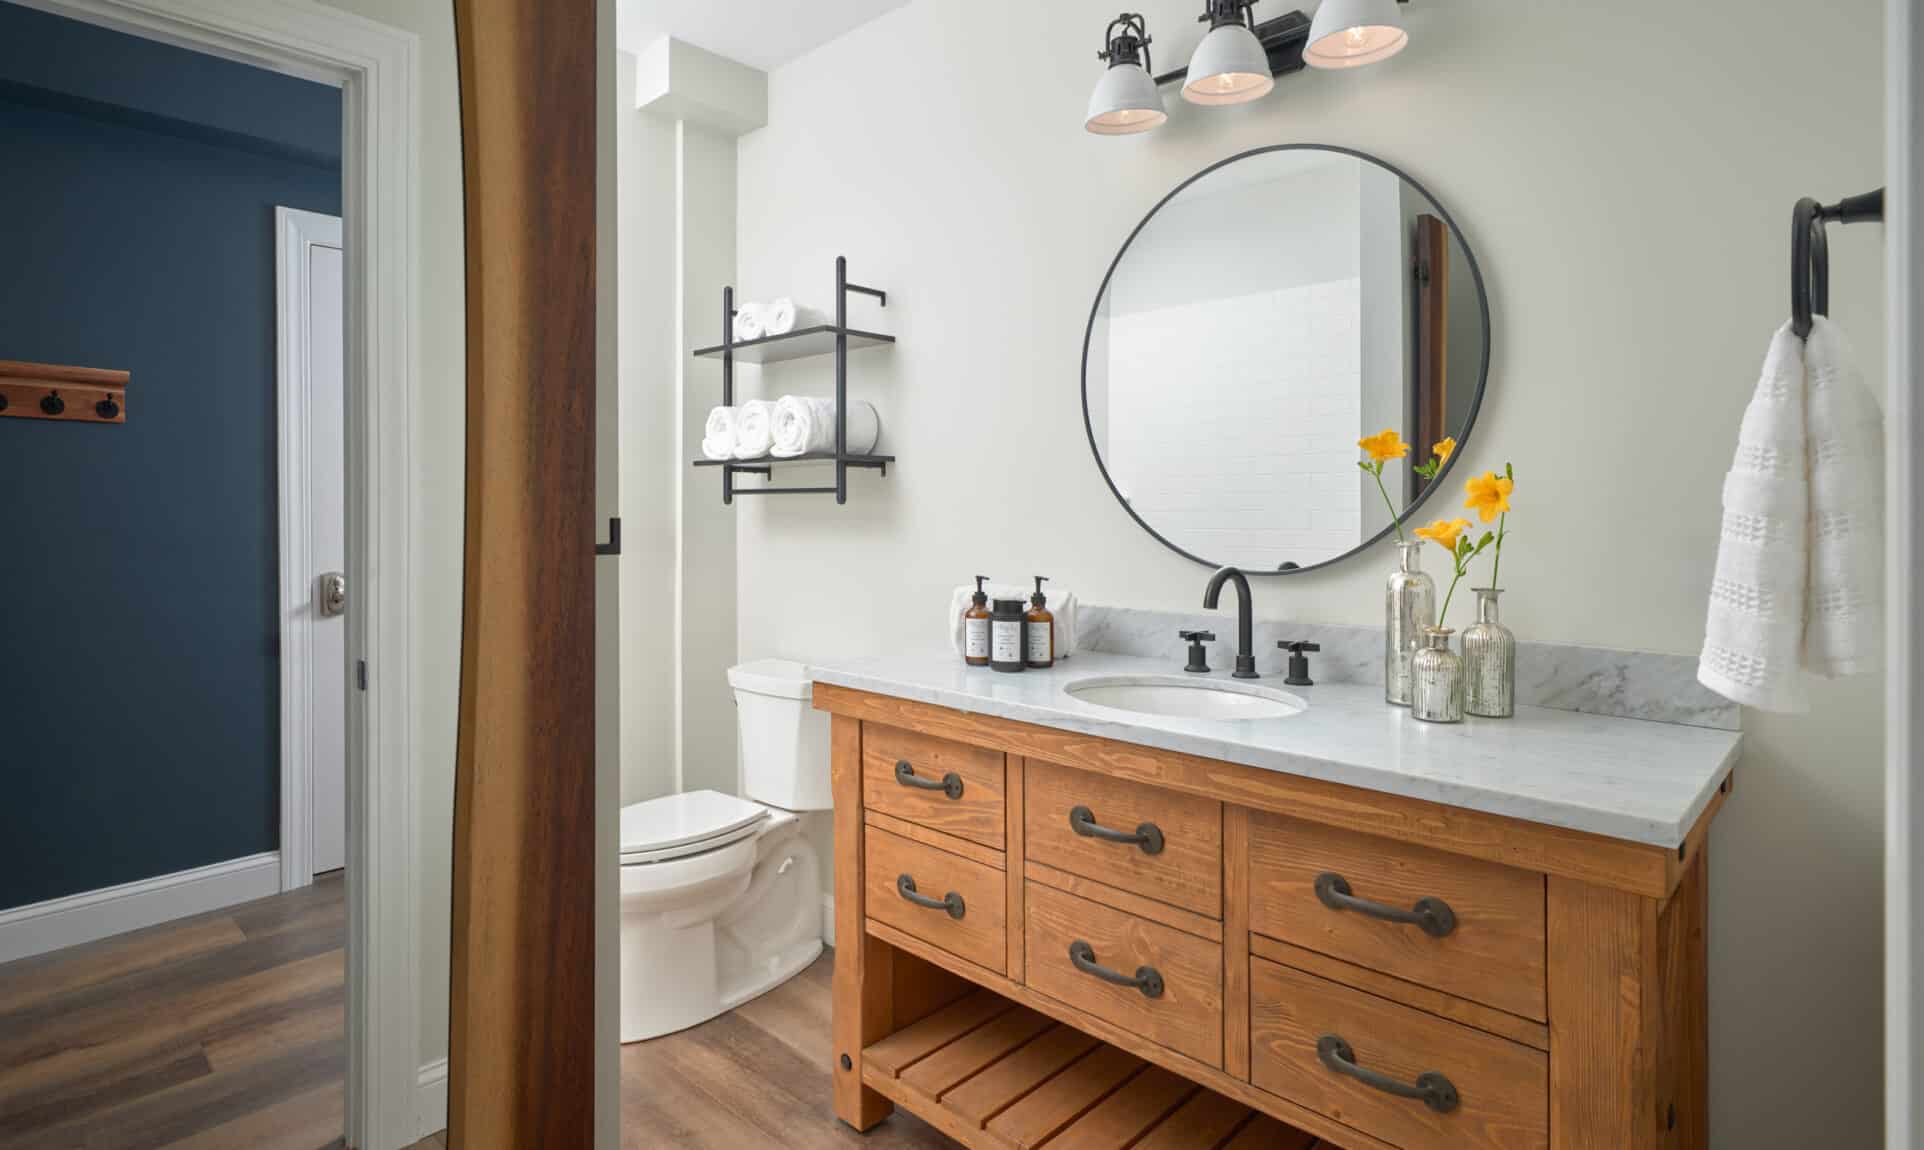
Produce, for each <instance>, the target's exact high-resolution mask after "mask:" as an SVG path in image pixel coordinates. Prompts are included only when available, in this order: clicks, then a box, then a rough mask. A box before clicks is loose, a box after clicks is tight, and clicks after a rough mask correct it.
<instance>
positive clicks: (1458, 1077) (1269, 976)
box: [1249, 958, 1550, 1150]
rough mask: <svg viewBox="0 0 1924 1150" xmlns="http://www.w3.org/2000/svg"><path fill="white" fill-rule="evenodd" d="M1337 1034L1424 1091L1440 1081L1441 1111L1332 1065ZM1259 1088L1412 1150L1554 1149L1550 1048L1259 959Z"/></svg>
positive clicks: (1252, 1036) (1378, 1068)
mask: <svg viewBox="0 0 1924 1150" xmlns="http://www.w3.org/2000/svg"><path fill="white" fill-rule="evenodd" d="M1325 1035H1333V1036H1335V1037H1336V1038H1340V1039H1341V1040H1342V1041H1343V1042H1344V1043H1345V1044H1347V1047H1348V1052H1349V1055H1350V1060H1351V1062H1352V1064H1353V1065H1355V1066H1358V1067H1360V1068H1361V1069H1363V1070H1365V1071H1370V1072H1375V1073H1377V1074H1381V1075H1383V1076H1386V1077H1387V1078H1388V1079H1389V1080H1390V1081H1392V1082H1396V1083H1401V1084H1405V1085H1413V1084H1415V1083H1416V1082H1417V1081H1418V1078H1419V1076H1421V1075H1424V1074H1440V1075H1442V1076H1443V1077H1444V1078H1445V1079H1447V1080H1448V1082H1449V1085H1450V1086H1451V1087H1452V1088H1453V1089H1454V1091H1455V1094H1456V1103H1455V1106H1454V1108H1453V1109H1450V1110H1448V1111H1447V1112H1439V1111H1437V1110H1434V1109H1432V1108H1431V1107H1430V1105H1429V1104H1428V1103H1427V1102H1425V1101H1423V1100H1421V1099H1416V1098H1404V1097H1399V1096H1398V1095H1395V1094H1392V1093H1389V1092H1387V1091H1385V1090H1382V1089H1378V1088H1377V1087H1375V1086H1372V1085H1370V1084H1368V1083H1365V1082H1362V1081H1359V1080H1357V1079H1356V1078H1354V1077H1351V1076H1349V1075H1347V1074H1344V1073H1341V1072H1339V1071H1337V1070H1334V1069H1332V1068H1330V1067H1329V1066H1328V1065H1326V1064H1325V1063H1324V1061H1323V1058H1322V1056H1321V1055H1320V1054H1319V1052H1318V1049H1317V1044H1318V1042H1319V1040H1321V1039H1323V1038H1324V1036H1325ZM1249 1046H1250V1081H1251V1082H1253V1083H1255V1085H1257V1086H1258V1087H1261V1088H1262V1089H1264V1090H1267V1091H1269V1092H1270V1093H1271V1094H1275V1095H1278V1096H1280V1097H1283V1098H1287V1099H1289V1100H1290V1101H1291V1102H1294V1103H1296V1104H1297V1105H1299V1106H1305V1107H1308V1108H1309V1109H1311V1110H1315V1111H1317V1112H1319V1113H1322V1114H1326V1115H1328V1116H1329V1117H1331V1118H1334V1119H1336V1120H1337V1121H1339V1122H1344V1123H1347V1124H1349V1125H1351V1126H1354V1127H1356V1128H1357V1129H1358V1130H1362V1131H1365V1132H1366V1133H1369V1134H1374V1135H1375V1136H1377V1137H1378V1138H1381V1139H1383V1140H1384V1141H1386V1142H1392V1143H1395V1144H1396V1145H1397V1146H1400V1147H1405V1148H1406V1150H1431V1148H1436V1150H1468V1148H1473V1147H1474V1148H1483V1150H1499V1148H1500V1150H1530V1148H1532V1147H1546V1146H1548V1145H1549V1144H1550V1059H1549V1056H1548V1055H1546V1054H1544V1053H1543V1052H1542V1051H1540V1050H1532V1049H1530V1048H1529V1047H1527V1046H1520V1045H1518V1044H1517V1043H1514V1042H1511V1041H1509V1040H1508V1039H1503V1038H1497V1037H1496V1036H1494V1035H1491V1034H1485V1033H1484V1032H1483V1031H1481V1030H1472V1029H1470V1028H1469V1027H1467V1026H1459V1025H1458V1024H1456V1023H1454V1022H1447V1021H1445V1020H1443V1019H1441V1018H1438V1017H1436V1016H1435V1015H1433V1014H1424V1013H1423V1012H1422V1011H1419V1010H1412V1009H1410V1008H1409V1007H1406V1006H1399V1005H1397V1004H1396V1003H1394V1002H1391V1001H1389V1000H1388V999H1384V998H1378V997H1376V996H1375V995H1373V994H1365V993H1363V992H1362V991H1360V990H1351V989H1350V988H1349V987H1346V986H1341V985H1339V984H1337V983H1334V982H1329V981H1327V980H1325V979H1321V978H1317V977H1316V976H1314V975H1310V974H1304V973H1303V972H1301V971H1299V970H1294V969H1291V968H1290V967H1287V966H1281V965H1279V964H1277V963H1273V962H1268V961H1266V960H1264V959H1260V958H1258V959H1252V960H1251V962H1250V994H1249Z"/></svg>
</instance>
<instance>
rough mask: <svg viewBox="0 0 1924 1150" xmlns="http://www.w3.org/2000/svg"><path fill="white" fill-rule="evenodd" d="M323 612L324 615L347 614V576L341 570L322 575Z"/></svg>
mask: <svg viewBox="0 0 1924 1150" xmlns="http://www.w3.org/2000/svg"><path fill="white" fill-rule="evenodd" d="M321 614H322V616H324V617H326V616H333V615H345V614H347V576H346V575H343V574H342V573H341V572H339V571H329V572H328V573H327V574H325V575H323V576H321Z"/></svg>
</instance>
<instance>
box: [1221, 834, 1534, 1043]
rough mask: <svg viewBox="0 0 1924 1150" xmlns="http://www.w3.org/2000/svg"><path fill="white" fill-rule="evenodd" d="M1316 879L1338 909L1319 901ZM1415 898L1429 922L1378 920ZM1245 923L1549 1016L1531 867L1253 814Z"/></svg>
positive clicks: (1405, 908) (1409, 906) (1520, 1011)
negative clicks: (1426, 909) (1432, 911)
mask: <svg viewBox="0 0 1924 1150" xmlns="http://www.w3.org/2000/svg"><path fill="white" fill-rule="evenodd" d="M1324 876H1333V877H1328V878H1325V877H1324ZM1319 881H1320V883H1321V884H1322V885H1323V887H1324V888H1328V895H1329V898H1330V899H1331V900H1333V901H1338V902H1340V903H1343V904H1344V905H1343V907H1342V908H1341V909H1339V908H1337V907H1333V906H1330V905H1329V904H1328V903H1326V902H1325V901H1324V895H1323V894H1322V893H1319V886H1318V884H1319ZM1343 887H1346V888H1347V890H1348V894H1347V895H1344V894H1343V893H1342V890H1341V889H1340V888H1343ZM1357 900H1360V902H1361V903H1363V904H1368V905H1358V901H1357ZM1425 900H1427V901H1425ZM1419 907H1433V908H1435V911H1436V912H1437V913H1436V914H1433V915H1431V916H1430V917H1429V918H1428V921H1427V923H1411V922H1406V921H1397V920H1395V919H1391V918H1385V917H1382V915H1384V914H1386V913H1391V912H1401V913H1403V914H1405V915H1407V913H1408V912H1410V911H1412V910H1414V909H1417V908H1419ZM1445 908H1447V918H1444V917H1442V915H1443V913H1444V909H1445ZM1249 929H1250V930H1252V931H1254V932H1255V933H1257V934H1263V935H1268V936H1269V937H1271V938H1274V939H1279V940H1281V941H1283V942H1288V943H1294V944H1295V945H1297V946H1301V947H1304V948H1307V949H1309V950H1314V951H1319V952H1321V953H1323V954H1327V955H1330V956H1332V957H1334V958H1340V959H1344V960H1347V961H1349V962H1353V963H1356V964H1357V965H1359V966H1367V967H1369V968H1370V969H1371V970H1376V971H1380V972H1382V973H1384V974H1392V975H1395V976H1396V977H1398V978H1402V979H1406V980H1408V981H1410V982H1415V983H1420V984H1422V985H1424V986H1427V987H1431V988H1433V989H1436V990H1441V991H1443V992H1445V993H1448V994H1453V995H1456V996H1457V997H1459V998H1467V999H1470V1000H1471V1001H1474V1002H1480V1003H1483V1004H1484V1005H1486V1006H1494V1007H1496V1008H1497V1009H1499V1010H1506V1011H1509V1012H1510V1013H1511V1014H1516V1015H1521V1016H1522V1017H1524V1018H1530V1019H1535V1020H1536V1021H1538V1022H1542V1021H1544V1020H1545V1018H1546V1017H1547V1015H1546V1014H1545V1010H1544V961H1545V960H1544V953H1545V943H1544V887H1543V876H1542V875H1540V874H1537V873H1536V872H1534V871H1525V870H1518V869H1516V868H1515V867H1507V866H1502V865H1500V864H1497V863H1490V862H1483V861H1481V860H1479V859H1470V858H1464V857H1463V856H1461V855H1453V854H1447V853H1445V852H1442V851H1435V850H1430V849H1428V848H1426V847H1418V846H1410V845H1408V844H1406V843H1399V842H1395V841H1393V840H1391V839H1385V838H1378V837H1376V836H1375V835H1366V834H1358V833H1356V832H1354V831H1346V830H1337V829H1335V828H1333V827H1326V826H1322V825H1320V824H1317V823H1309V822H1303V821H1301V820H1298V819H1291V818H1285V817H1283V816H1281V815H1275V814H1269V813H1267V812H1261V811H1252V812H1251V813H1250V816H1249Z"/></svg>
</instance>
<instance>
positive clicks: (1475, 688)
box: [1463, 587, 1516, 719]
mask: <svg viewBox="0 0 1924 1150" xmlns="http://www.w3.org/2000/svg"><path fill="white" fill-rule="evenodd" d="M1501 594H1503V591H1502V589H1501V588H1497V587H1478V588H1476V622H1474V623H1472V624H1470V625H1469V626H1468V627H1465V628H1463V709H1464V710H1466V711H1468V712H1469V713H1470V714H1472V715H1481V716H1483V717H1484V718H1489V719H1507V718H1509V717H1510V716H1512V715H1514V714H1516V636H1515V635H1512V634H1511V633H1510V629H1509V628H1508V627H1505V626H1504V625H1503V624H1502V623H1500V622H1498V621H1497V612H1496V597H1497V596H1498V595H1501Z"/></svg>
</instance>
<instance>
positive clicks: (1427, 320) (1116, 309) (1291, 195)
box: [1082, 144, 1490, 575]
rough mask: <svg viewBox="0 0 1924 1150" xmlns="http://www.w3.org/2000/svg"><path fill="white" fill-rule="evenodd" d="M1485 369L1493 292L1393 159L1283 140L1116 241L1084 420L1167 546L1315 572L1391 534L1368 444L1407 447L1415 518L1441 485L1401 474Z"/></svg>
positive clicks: (1094, 315) (1091, 349)
mask: <svg viewBox="0 0 1924 1150" xmlns="http://www.w3.org/2000/svg"><path fill="white" fill-rule="evenodd" d="M1489 364H1490V309H1489V302H1488V300H1487V299H1486V298H1485V296H1484V293H1483V276H1482V273H1481V272H1479V271H1478V270H1477V266H1476V259H1475V257H1473V256H1472V255H1471V254H1470V248H1469V245H1468V244H1466V243H1464V242H1463V235H1462V233H1461V232H1459V231H1458V230H1457V227H1456V224H1455V222H1454V221H1453V220H1451V219H1450V215H1449V213H1448V212H1446V211H1444V210H1443V207H1442V205H1441V204H1438V203H1437V202H1436V200H1435V198H1434V197H1432V196H1431V195H1430V194H1429V193H1428V192H1427V191H1425V190H1424V189H1423V187H1422V186H1421V185H1420V184H1418V183H1417V182H1416V181H1414V180H1412V179H1410V178H1409V177H1408V176H1406V175H1404V174H1403V173H1401V172H1399V171H1397V170H1396V169H1395V168H1393V167H1391V166H1390V165H1388V164H1386V163H1384V162H1382V161H1381V160H1378V159H1374V158H1372V157H1370V156H1366V155H1363V154H1362V153H1360V152H1354V151H1350V150H1349V149H1346V148H1334V147H1325V146H1321V145H1314V144H1284V145H1280V146H1277V147H1271V148H1258V149H1256V150H1255V151H1251V152H1245V153H1243V154H1242V155H1239V156H1233V157H1231V158H1230V159H1227V160H1224V161H1222V162H1221V163H1219V164H1215V165H1213V166H1211V167H1208V168H1205V169H1203V170H1202V171H1201V172H1199V173H1197V174H1196V175H1194V176H1192V177H1190V178H1189V179H1188V180H1186V181H1184V182H1183V183H1182V184H1181V185H1180V186H1178V187H1177V188H1176V190H1175V191H1173V192H1171V193H1169V195H1168V196H1166V197H1164V198H1163V200H1162V202H1161V203H1159V204H1157V205H1156V206H1155V207H1154V208H1153V209H1151V211H1150V212H1149V215H1148V216H1146V217H1145V218H1144V219H1143V221H1142V222H1141V223H1140V224H1138V225H1136V230H1135V231H1134V232H1132V233H1130V236H1129V238H1128V239H1127V240H1125V241H1124V242H1123V245H1122V250H1121V251H1120V252H1118V253H1116V258H1115V262H1114V263H1112V264H1110V266H1109V274H1108V275H1107V276H1105V277H1104V278H1103V281H1102V289H1101V291H1099V292H1098V293H1097V295H1096V303H1095V307H1094V308H1093V309H1092V310H1091V312H1090V314H1089V329H1088V332H1087V334H1086V335H1085V336H1084V337H1083V344H1082V412H1083V421H1084V423H1085V424H1086V425H1087V428H1088V432H1089V444H1090V446H1091V447H1092V448H1094V450H1095V453H1096V464H1097V466H1098V467H1100V468H1101V469H1102V473H1103V477H1104V478H1105V479H1107V480H1108V482H1109V487H1110V489H1111V490H1113V491H1114V492H1115V493H1116V498H1118V499H1120V500H1121V501H1122V505H1123V506H1124V507H1125V508H1127V509H1128V511H1129V514H1130V515H1132V516H1134V517H1135V519H1136V522H1138V523H1140V524H1142V526H1143V527H1144V528H1145V529H1146V530H1147V531H1148V532H1149V533H1150V534H1151V535H1154V536H1155V537H1156V538H1157V539H1159V540H1161V541H1162V542H1163V543H1164V544H1165V545H1167V546H1168V547H1170V548H1172V549H1173V550H1175V551H1178V552H1180V553H1182V554H1183V555H1186V556H1188V557H1189V558H1191V559H1194V560H1195V561H1197V562H1198V563H1203V564H1206V565H1208V566H1211V567H1217V566H1223V565H1233V566H1236V567H1240V568H1242V569H1243V570H1245V571H1247V572H1249V573H1250V574H1252V575H1254V574H1258V573H1272V574H1273V573H1280V572H1287V571H1298V570H1308V569H1310V568H1312V567H1320V566H1322V565H1323V564H1325V563H1333V562H1335V561H1336V560H1338V559H1341V558H1343V557H1344V556H1347V555H1350V554H1353V553H1355V552H1357V551H1360V550H1362V549H1363V548H1364V547H1366V546H1368V545H1369V544H1370V543H1372V542H1374V541H1375V540H1376V539H1377V538H1379V537H1381V536H1382V535H1383V534H1385V533H1386V532H1388V531H1389V530H1390V518H1391V516H1390V511H1389V509H1388V507H1387V506H1386V505H1385V503H1384V500H1383V495H1382V493H1381V492H1379V491H1378V490H1377V488H1376V480H1375V478H1374V477H1373V476H1371V475H1370V474H1368V473H1367V472H1364V471H1362V470H1360V469H1359V468H1358V467H1357V462H1358V461H1359V460H1361V459H1362V458H1363V453H1362V452H1361V451H1360V450H1359V449H1358V447H1357V444H1356V441H1357V440H1359V439H1361V438H1363V437H1364V436H1368V435H1374V434H1375V433H1377V432H1379V431H1382V430H1383V429H1385V428H1394V429H1395V430H1396V431H1397V432H1398V433H1399V434H1401V435H1402V437H1403V439H1404V440H1405V441H1407V442H1408V443H1409V444H1410V445H1411V453H1410V454H1411V458H1410V459H1408V460H1406V461H1400V462H1394V463H1391V464H1389V465H1388V466H1386V467H1385V468H1384V471H1383V482H1384V485H1385V486H1386V487H1387V488H1388V490H1389V495H1390V497H1391V498H1392V499H1394V500H1396V503H1397V506H1398V507H1399V508H1407V509H1408V510H1407V511H1406V512H1405V518H1406V519H1407V518H1409V516H1410V514H1411V513H1413V512H1414V511H1415V510H1416V508H1417V507H1418V506H1419V505H1420V504H1421V503H1422V502H1423V500H1424V498H1425V497H1426V496H1427V495H1428V494H1429V493H1430V491H1432V490H1434V489H1435V488H1437V487H1440V486H1443V485H1444V480H1445V477H1446V476H1447V474H1448V471H1449V468H1448V466H1445V467H1444V469H1443V471H1442V472H1441V473H1439V474H1438V475H1437V477H1436V479H1435V480H1433V481H1428V482H1426V481H1425V480H1424V479H1423V478H1422V477H1421V476H1418V475H1416V474H1415V473H1414V472H1412V471H1411V470H1410V466H1409V465H1410V464H1414V463H1421V462H1423V460H1424V459H1426V458H1428V455H1429V452H1430V448H1431V446H1432V445H1433V444H1435V443H1438V442H1440V441H1442V440H1443V439H1445V438H1451V439H1455V440H1456V441H1457V443H1458V444H1461V443H1463V442H1464V441H1465V440H1467V439H1468V438H1469V434H1470V428H1471V426H1472V425H1473V424H1474V423H1475V422H1476V413H1477V408H1478V406H1479V405H1480V404H1481V402H1482V399H1483V386H1484V380H1485V377H1486V376H1487V374H1488V371H1489ZM1452 462H1453V460H1452ZM1452 511H1453V509H1452Z"/></svg>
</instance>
